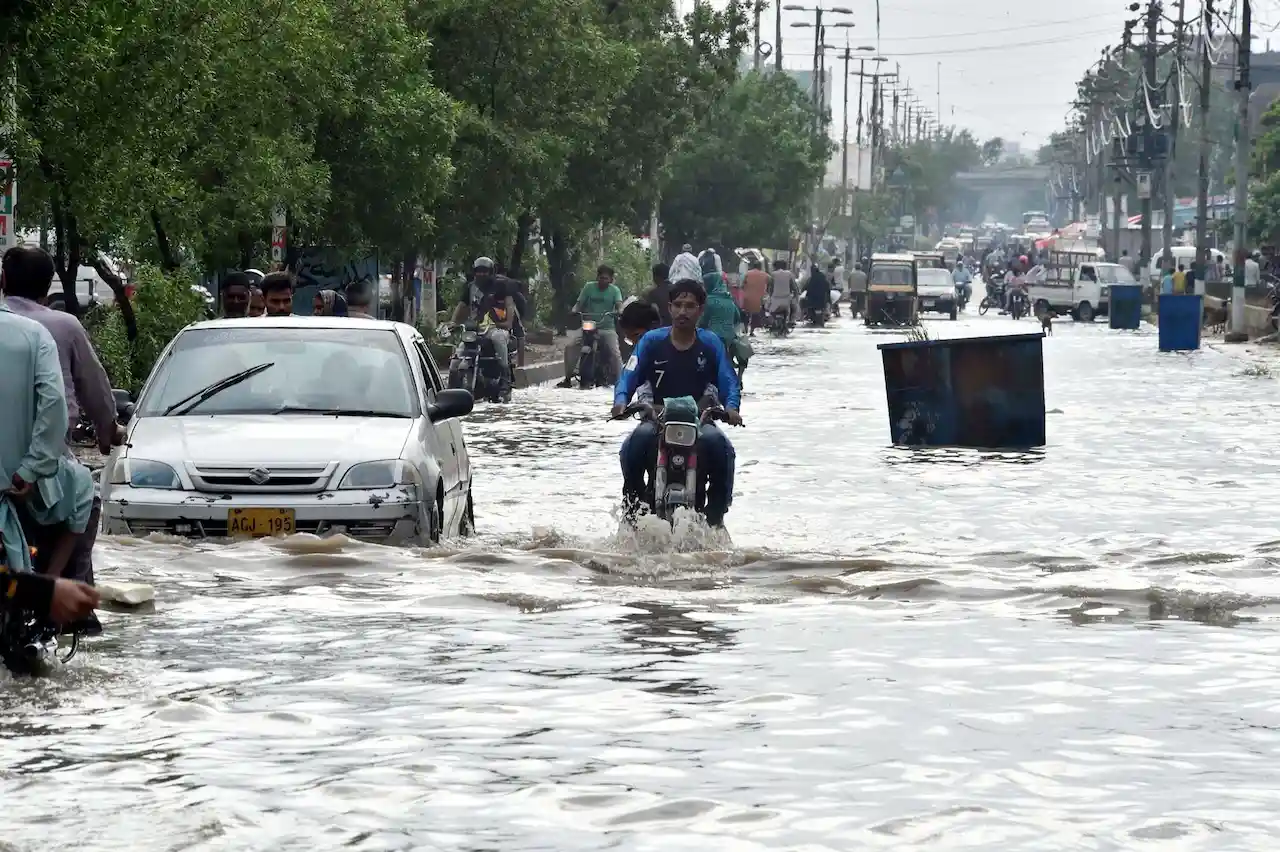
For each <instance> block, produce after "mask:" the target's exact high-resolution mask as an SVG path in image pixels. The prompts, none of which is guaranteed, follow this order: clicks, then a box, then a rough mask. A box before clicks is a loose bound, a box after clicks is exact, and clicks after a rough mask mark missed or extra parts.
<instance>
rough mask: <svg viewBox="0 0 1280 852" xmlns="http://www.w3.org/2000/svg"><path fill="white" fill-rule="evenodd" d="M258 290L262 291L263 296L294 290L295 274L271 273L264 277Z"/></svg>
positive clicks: (259, 283)
mask: <svg viewBox="0 0 1280 852" xmlns="http://www.w3.org/2000/svg"><path fill="white" fill-rule="evenodd" d="M258 289H259V290H261V291H262V295H264V296H265V295H266V294H267V293H274V292H275V291H277V290H290V291H292V290H293V273H292V272H271V273H268V274H267V275H264V276H263V278H262V280H261V281H259V282H258Z"/></svg>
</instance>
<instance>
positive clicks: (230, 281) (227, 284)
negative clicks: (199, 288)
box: [222, 272, 253, 291]
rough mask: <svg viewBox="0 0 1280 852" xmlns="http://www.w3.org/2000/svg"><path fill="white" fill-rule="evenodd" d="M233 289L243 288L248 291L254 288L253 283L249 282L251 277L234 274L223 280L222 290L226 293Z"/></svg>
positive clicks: (239, 273) (240, 273) (238, 273)
mask: <svg viewBox="0 0 1280 852" xmlns="http://www.w3.org/2000/svg"><path fill="white" fill-rule="evenodd" d="M231 287H243V288H244V289H246V290H248V289H251V288H252V287H253V282H252V281H250V280H249V276H248V275H245V274H244V273H243V272H233V273H231V274H230V275H228V276H227V277H226V278H224V279H222V289H223V291H226V290H228V289H230V288H231Z"/></svg>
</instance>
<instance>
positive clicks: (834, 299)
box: [831, 290, 843, 317]
mask: <svg viewBox="0 0 1280 852" xmlns="http://www.w3.org/2000/svg"><path fill="white" fill-rule="evenodd" d="M842 295H843V294H842V293H841V292H840V291H839V290H832V291H831V316H833V317H838V316H840V297H841V296H842Z"/></svg>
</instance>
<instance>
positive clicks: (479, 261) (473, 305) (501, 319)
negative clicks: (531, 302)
mask: <svg viewBox="0 0 1280 852" xmlns="http://www.w3.org/2000/svg"><path fill="white" fill-rule="evenodd" d="M471 271H472V276H473V277H472V280H471V281H470V282H469V283H466V284H464V285H463V287H462V292H461V294H460V295H459V297H458V306H457V307H456V308H454V310H453V323H454V325H457V324H458V323H460V322H462V321H463V320H465V319H468V318H470V319H471V320H472V321H473V322H475V323H477V324H479V323H482V322H483V321H484V319H485V317H486V316H488V317H489V319H490V320H491V322H492V325H490V326H489V327H488V328H487V329H486V330H485V332H484V336H485V337H486V338H488V340H489V342H490V343H491V344H492V345H493V354H494V357H495V358H497V361H498V364H499V365H501V371H502V372H501V375H502V379H501V387H500V389H501V390H502V391H505V390H507V389H508V388H509V387H510V386H511V379H512V376H511V372H510V370H509V369H508V355H507V347H508V345H509V344H510V341H511V328H512V325H513V324H514V323H515V318H516V305H515V299H514V295H515V294H514V291H513V290H512V284H513V283H514V282H512V281H511V279H509V278H501V277H497V276H495V275H494V274H493V259H492V258H488V257H477V258H476V262H475V263H474V264H472V267H471Z"/></svg>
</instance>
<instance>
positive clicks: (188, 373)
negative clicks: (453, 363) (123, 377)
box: [138, 326, 420, 417]
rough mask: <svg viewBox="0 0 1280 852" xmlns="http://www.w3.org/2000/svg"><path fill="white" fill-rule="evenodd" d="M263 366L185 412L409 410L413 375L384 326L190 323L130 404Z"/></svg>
mask: <svg viewBox="0 0 1280 852" xmlns="http://www.w3.org/2000/svg"><path fill="white" fill-rule="evenodd" d="M263 364H270V365H271V366H270V367H267V368H265V369H263V370H262V371H261V372H259V373H257V374H256V375H254V376H252V377H250V378H248V379H246V380H244V381H242V382H239V383H237V384H236V385H234V386H232V387H228V388H227V389H226V390H223V391H221V392H220V393H217V394H215V395H213V396H211V397H209V398H208V399H206V400H205V401H204V402H202V403H200V404H198V405H196V406H195V407H194V408H192V409H191V410H190V413H191V414H196V415H208V414H272V413H275V412H277V411H279V410H280V409H282V408H312V409H319V410H324V411H336V412H342V411H352V412H355V411H373V412H377V413H379V414H385V415H387V416H395V417H416V416H417V414H418V411H419V410H420V405H419V402H418V397H417V393H416V392H415V390H414V381H413V374H412V372H411V370H410V368H409V361H408V359H407V358H406V357H405V351H404V347H403V346H402V345H401V343H400V338H399V337H398V336H397V335H396V333H395V332H394V331H391V330H390V329H387V330H382V329H360V328H342V329H338V328H280V327H274V328H273V327H271V326H263V327H257V328H255V327H251V326H240V327H231V328H197V329H191V330H189V331H184V332H182V333H180V334H179V335H178V337H177V339H176V340H175V341H174V344H173V348H172V350H171V351H170V354H169V356H168V357H167V358H166V359H165V360H164V361H163V362H161V363H160V364H159V365H157V367H156V372H155V375H154V376H153V377H152V379H151V381H149V382H148V385H147V389H146V391H145V392H144V394H143V396H142V399H141V400H140V401H139V403H138V412H139V413H140V414H141V415H143V416H149V415H159V414H163V413H164V412H165V411H166V410H167V409H168V408H169V407H170V406H172V405H175V404H176V403H178V402H179V401H181V400H183V399H185V398H186V397H189V396H191V395H192V394H198V393H199V392H200V391H201V390H202V389H204V388H206V387H208V386H209V385H212V384H214V383H216V382H218V381H220V380H222V379H225V378H227V377H229V376H233V375H235V374H236V373H239V372H241V371H243V370H246V369H249V368H251V367H256V366H259V365H263Z"/></svg>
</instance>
